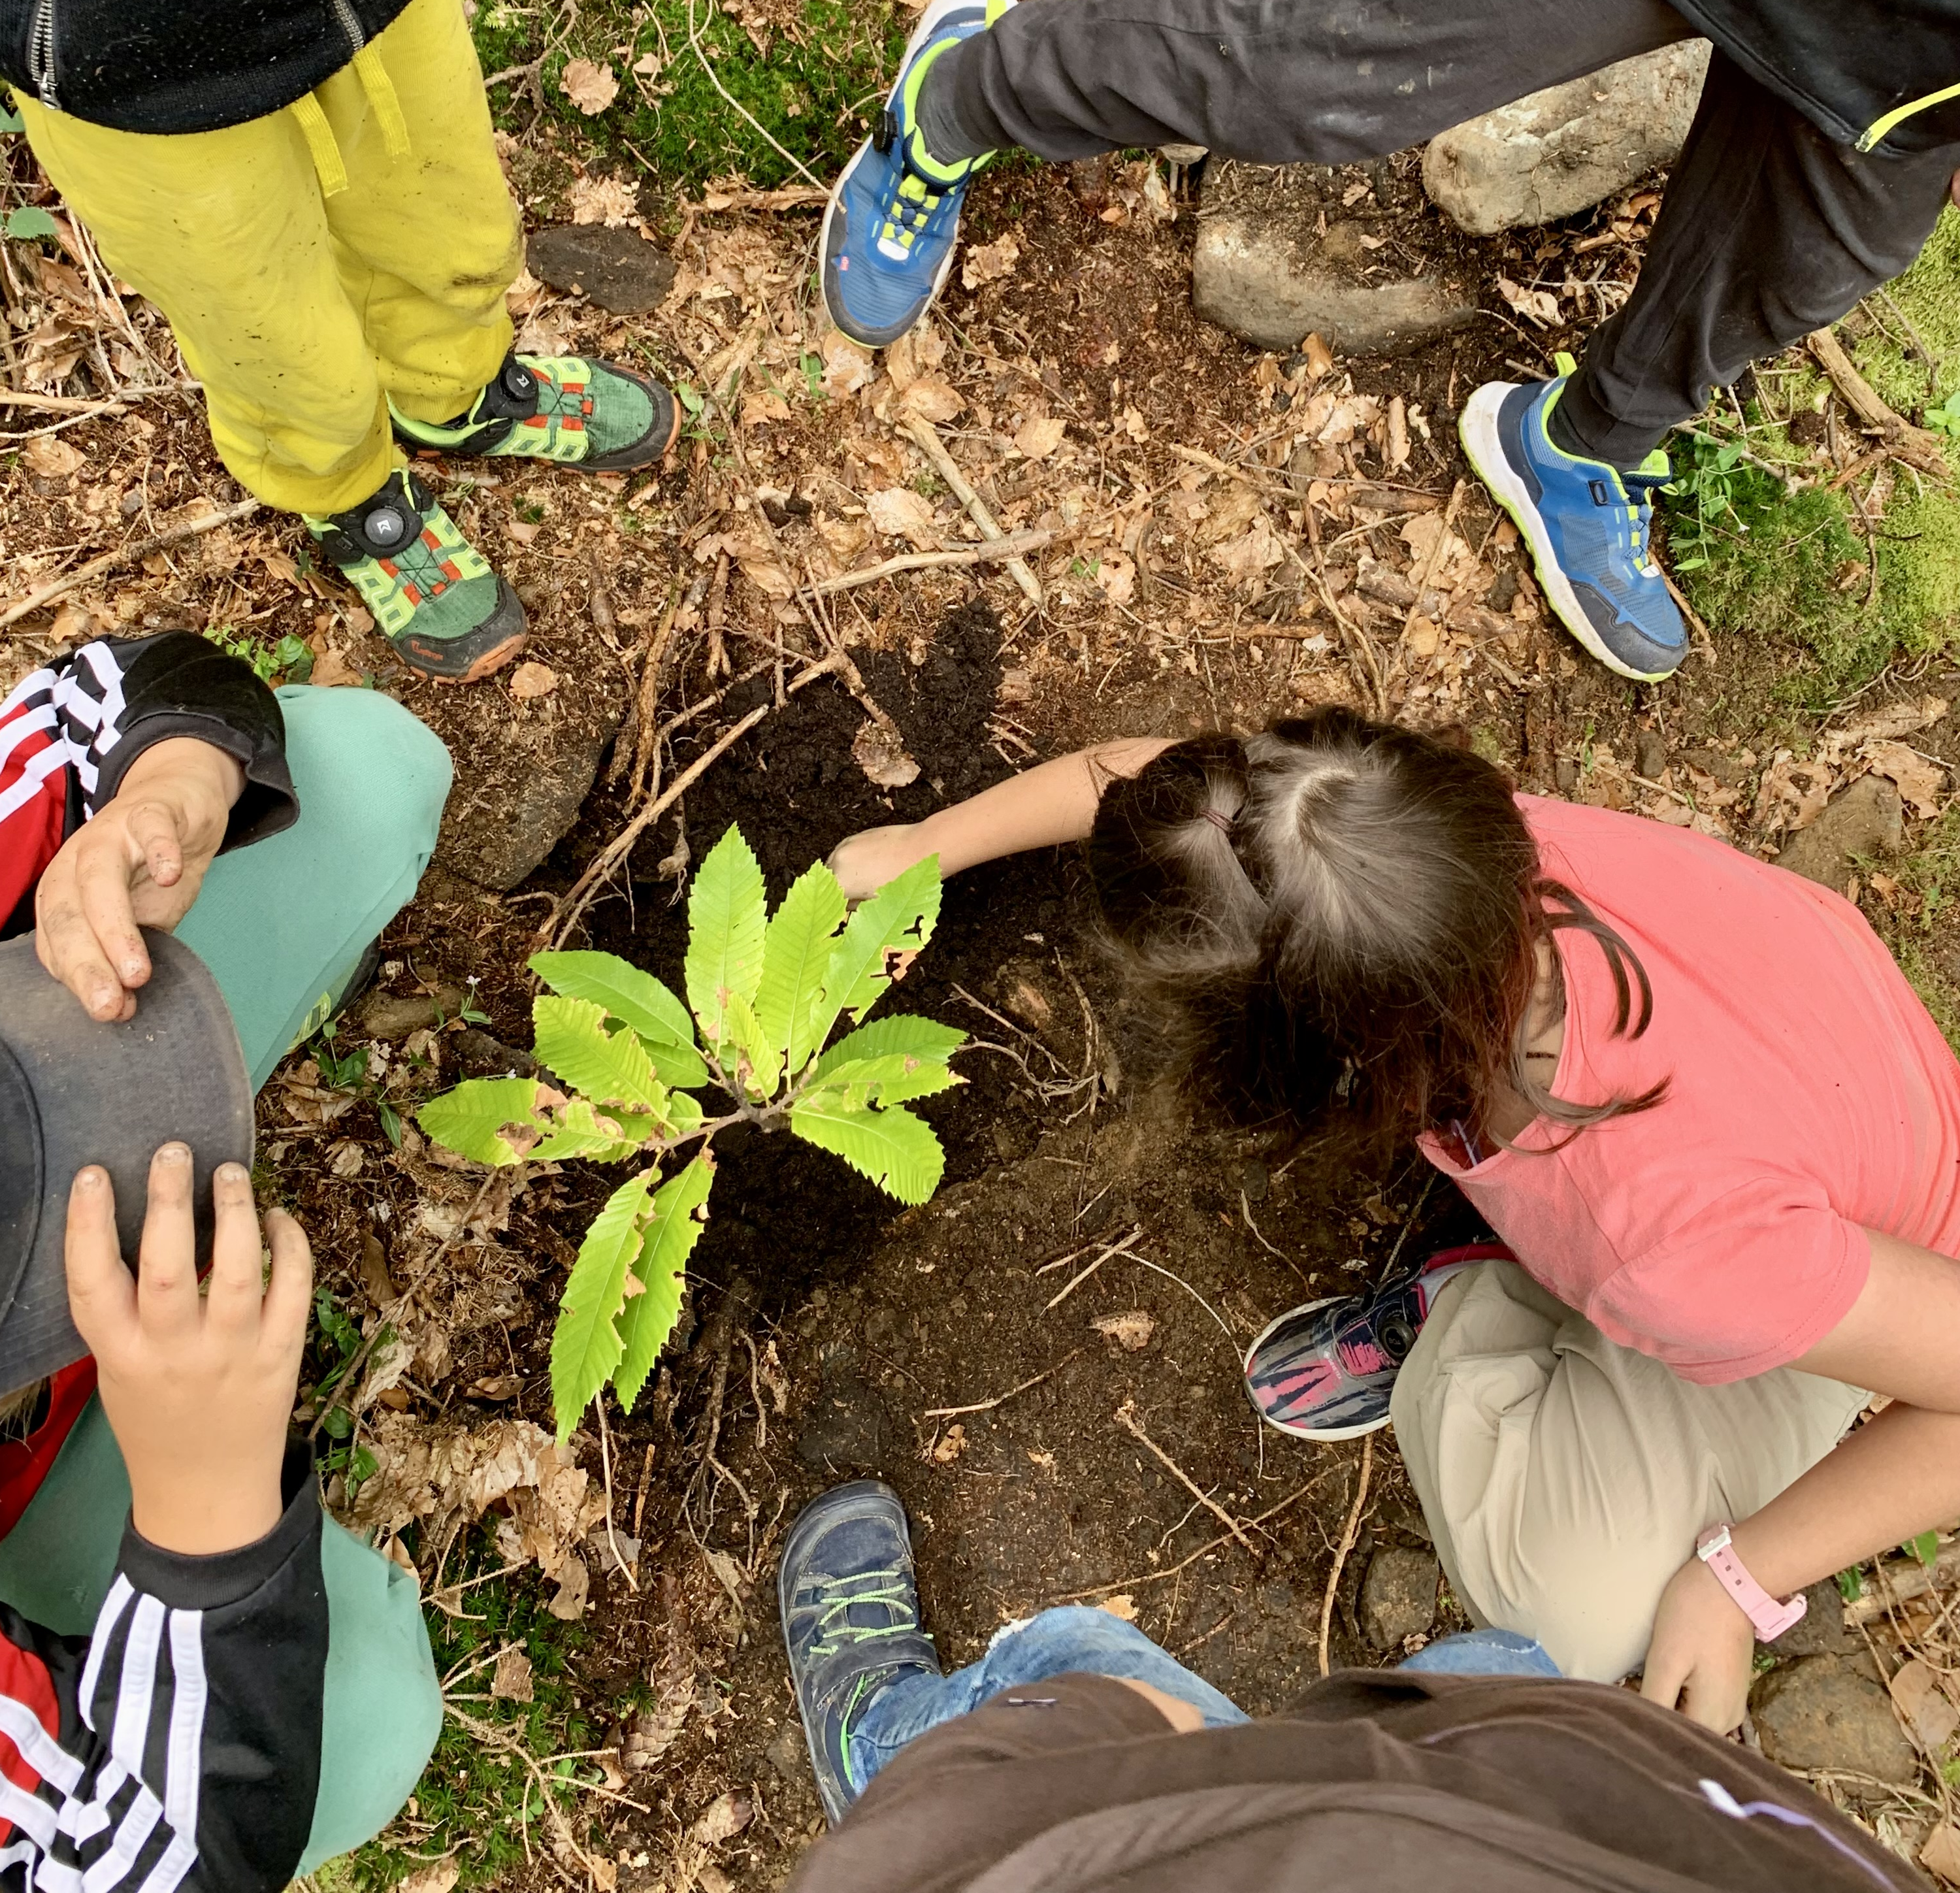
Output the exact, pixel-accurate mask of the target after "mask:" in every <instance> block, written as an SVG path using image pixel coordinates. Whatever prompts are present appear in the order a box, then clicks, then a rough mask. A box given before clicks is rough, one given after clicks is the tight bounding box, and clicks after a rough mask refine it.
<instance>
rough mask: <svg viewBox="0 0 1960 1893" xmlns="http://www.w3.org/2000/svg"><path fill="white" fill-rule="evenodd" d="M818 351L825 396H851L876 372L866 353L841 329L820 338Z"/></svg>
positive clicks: (869, 354) (876, 366)
mask: <svg viewBox="0 0 1960 1893" xmlns="http://www.w3.org/2000/svg"><path fill="white" fill-rule="evenodd" d="M822 352H823V391H824V393H826V394H829V395H842V394H855V393H857V392H858V390H859V389H860V388H861V387H864V384H865V383H867V382H868V381H869V380H870V379H871V377H872V376H873V375H874V374H877V371H878V364H877V363H876V362H875V361H873V360H872V358H871V352H870V349H868V348H859V347H858V345H857V343H856V342H853V341H852V340H851V338H850V337H849V336H847V335H845V333H844V332H843V331H842V329H832V330H831V332H829V335H827V336H825V337H824V339H823V350H822Z"/></svg>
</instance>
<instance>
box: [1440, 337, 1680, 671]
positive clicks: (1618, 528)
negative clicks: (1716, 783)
mask: <svg viewBox="0 0 1960 1893" xmlns="http://www.w3.org/2000/svg"><path fill="white" fill-rule="evenodd" d="M1568 361H1569V358H1563V357H1562V358H1561V364H1560V365H1561V367H1567V374H1570V367H1569V366H1568V365H1567V364H1568ZM1566 380H1567V375H1566V374H1561V376H1559V377H1558V379H1557V380H1554V381H1542V382H1536V383H1532V384H1530V385H1529V386H1523V387H1521V386H1519V385H1518V384H1517V383H1514V382H1510V381H1488V382H1486V383H1484V386H1483V387H1481V388H1479V389H1478V390H1477V392H1476V393H1475V394H1473V395H1472V396H1471V397H1470V399H1469V400H1468V402H1465V404H1464V409H1463V413H1462V418H1461V419H1459V421H1458V422H1457V424H1456V431H1457V433H1458V434H1459V436H1460V437H1462V442H1463V451H1464V453H1465V454H1466V455H1468V457H1469V461H1470V464H1471V465H1472V466H1473V467H1475V469H1477V473H1478V477H1479V478H1480V479H1481V480H1482V481H1483V482H1484V485H1486V486H1487V487H1488V488H1490V490H1491V498H1493V499H1494V500H1495V501H1497V504H1499V505H1500V506H1501V507H1503V509H1504V511H1506V512H1507V513H1508V514H1510V516H1511V517H1512V519H1513V520H1514V521H1515V522H1516V525H1517V529H1518V530H1519V532H1520V533H1523V535H1524V540H1525V543H1526V545H1527V546H1529V547H1530V549H1531V555H1532V565H1534V566H1535V568H1537V571H1538V583H1539V584H1541V585H1542V586H1543V587H1545V597H1546V598H1547V599H1548V600H1549V601H1550V603H1551V608H1552V609H1553V610H1554V612H1557V613H1558V618H1559V622H1561V623H1562V624H1563V625H1564V626H1565V628H1566V629H1567V631H1569V632H1571V634H1572V635H1573V637H1575V638H1577V639H1578V640H1579V641H1580V643H1581V644H1583V645H1584V646H1585V647H1586V649H1587V650H1588V651H1590V652H1591V653H1592V654H1593V656H1594V657H1597V658H1598V659H1599V661H1600V662H1601V663H1602V664H1604V665H1605V667H1606V668H1607V669H1608V670H1616V671H1618V673H1619V674H1620V675H1621V676H1623V677H1631V678H1633V679H1635V680H1636V681H1637V682H1640V683H1658V682H1660V680H1661V679H1663V678H1664V677H1669V676H1672V675H1673V674H1674V673H1675V670H1677V669H1678V668H1679V667H1680V664H1681V660H1682V658H1684V657H1686V656H1687V655H1688V627H1687V626H1686V625H1685V624H1683V623H1682V618H1681V612H1680V611H1679V609H1678V608H1677V607H1676V606H1675V602H1674V600H1673V597H1672V595H1671V594H1670V593H1669V590H1668V589H1667V581H1666V579H1665V578H1664V577H1662V575H1661V569H1660V568H1659V566H1658V565H1656V564H1655V563H1654V562H1653V555H1652V554H1651V553H1650V552H1649V550H1648V549H1647V536H1648V531H1649V528H1650V526H1651V525H1652V523H1653V490H1654V488H1656V486H1661V485H1665V484H1666V482H1667V480H1668V479H1669V474H1670V469H1669V466H1668V460H1667V456H1666V454H1665V453H1663V452H1662V451H1661V450H1659V448H1658V447H1656V449H1655V450H1653V453H1650V454H1649V455H1648V456H1647V458H1646V460H1643V461H1642V462H1641V463H1640V466H1639V467H1638V468H1637V469H1636V470H1635V471H1634V472H1631V473H1629V472H1624V471H1623V470H1622V469H1620V468H1618V467H1616V466H1612V464H1611V463H1608V462H1607V461H1605V460H1582V459H1580V457H1578V456H1577V455H1576V454H1571V453H1567V452H1566V451H1565V450H1564V448H1563V447H1559V446H1558V445H1557V444H1555V443H1554V441H1552V440H1551V437H1550V436H1549V435H1548V434H1547V433H1546V431H1545V416H1546V415H1548V414H1549V413H1550V412H1551V410H1552V408H1553V406H1554V404H1555V403H1556V402H1557V401H1558V397H1559V396H1560V394H1561V393H1562V392H1563V391H1564V387H1565V383H1566Z"/></svg>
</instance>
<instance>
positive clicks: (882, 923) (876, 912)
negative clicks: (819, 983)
mask: <svg viewBox="0 0 1960 1893" xmlns="http://www.w3.org/2000/svg"><path fill="white" fill-rule="evenodd" d="M939 896H940V885H939V857H938V856H937V854H931V855H928V856H927V857H926V858H925V859H924V861H918V862H915V863H914V864H913V865H912V867H908V868H907V869H906V870H905V872H904V873H902V874H901V875H900V876H899V877H898V878H897V880H892V881H887V882H886V883H885V885H884V886H883V887H881V888H880V889H878V891H877V893H875V894H873V896H871V898H870V899H869V900H867V901H866V902H863V903H862V904H861V905H860V906H859V908H858V911H857V912H855V913H854V914H853V915H851V918H850V919H849V920H848V921H847V922H846V923H845V928H844V933H843V937H842V938H841V939H840V940H838V943H837V944H836V945H835V946H833V947H832V949H831V952H830V964H829V966H827V967H826V969H824V975H823V998H822V999H821V1000H819V1001H818V1002H817V1007H816V1016H815V1018H814V1019H813V1020H812V1022H811V1027H810V1034H811V1036H810V1043H811V1044H812V1045H813V1046H816V1045H822V1044H823V1042H824V1040H825V1039H828V1038H829V1036H830V1032H831V1029H832V1026H835V1024H836V1023H837V1021H838V1017H839V1016H840V1015H842V1014H844V1013H848V1014H849V1015H850V1016H851V1023H853V1024H856V1023H858V1020H861V1019H862V1018H863V1017H864V1014H865V1013H867V1012H868V1011H869V1010H870V1008H871V1007H873V1006H874V1005H876V1004H877V1002H878V1001H879V999H880V997H883V994H884V993H885V991H886V988H888V987H889V985H891V983H892V973H893V969H894V966H895V963H897V964H902V962H904V961H905V960H908V959H910V957H911V956H912V955H913V954H915V953H917V952H918V950H919V949H920V948H921V947H922V946H924V944H925V943H926V942H927V941H928V940H931V938H932V930H933V927H934V924H935V923H936V922H937V921H938V918H939Z"/></svg>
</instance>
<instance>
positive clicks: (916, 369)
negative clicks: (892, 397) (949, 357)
mask: <svg viewBox="0 0 1960 1893" xmlns="http://www.w3.org/2000/svg"><path fill="white" fill-rule="evenodd" d="M945 359H946V338H945V336H943V335H941V334H940V332H939V328H938V325H937V323H934V322H933V321H931V320H930V319H928V320H926V321H924V322H922V323H920V324H919V325H918V326H917V327H916V328H915V329H908V330H907V331H906V332H905V333H904V334H903V335H902V336H899V339H898V340H897V341H896V342H893V344H892V345H891V346H890V347H889V348H887V349H886V351H885V372H886V374H889V376H890V377H892V386H893V387H895V388H897V389H899V390H901V391H902V390H905V389H907V388H908V387H911V386H912V383H914V382H915V381H916V380H918V378H919V377H920V376H921V375H922V374H931V373H932V372H933V371H934V369H936V368H937V367H939V365H940V364H941V363H942V362H943V361H945Z"/></svg>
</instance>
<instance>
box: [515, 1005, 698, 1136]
mask: <svg viewBox="0 0 1960 1893" xmlns="http://www.w3.org/2000/svg"><path fill="white" fill-rule="evenodd" d="M531 1020H532V1023H533V1025H534V1026H535V1027H536V1033H537V1042H536V1043H537V1055H538V1062H539V1064H542V1065H545V1066H546V1067H549V1069H550V1070H552V1071H555V1073H556V1074H558V1077H561V1078H562V1079H563V1080H565V1083H567V1084H568V1085H571V1086H573V1087H574V1089H575V1090H579V1091H582V1092H584V1093H585V1095H586V1096H587V1097H589V1098H590V1099H592V1100H593V1102H595V1103H597V1104H617V1105H623V1106H625V1108H626V1109H628V1110H631V1111H646V1112H651V1113H652V1114H653V1115H654V1116H655V1117H657V1118H665V1117H666V1115H667V1087H666V1086H664V1085H663V1084H662V1083H660V1080H659V1079H658V1078H657V1077H655V1076H654V1062H653V1060H652V1058H651V1057H650V1056H649V1055H648V1051H647V1048H646V1047H645V1045H643V1044H642V1043H641V1041H640V1039H639V1036H638V1034H637V1033H635V1032H612V1033H608V1032H607V1031H606V1009H605V1008H604V1007H603V1006H600V1005H597V1004H594V1003H593V1001H591V1000H589V999H565V998H561V997H558V995H557V994H553V993H540V994H539V995H538V997H536V999H534V1000H533V1001H532V1002H531Z"/></svg>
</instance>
